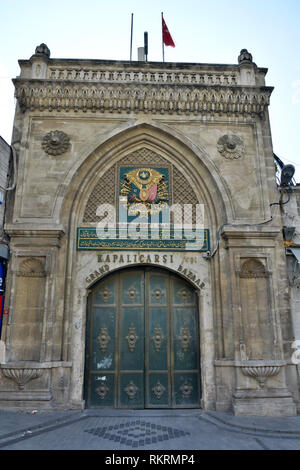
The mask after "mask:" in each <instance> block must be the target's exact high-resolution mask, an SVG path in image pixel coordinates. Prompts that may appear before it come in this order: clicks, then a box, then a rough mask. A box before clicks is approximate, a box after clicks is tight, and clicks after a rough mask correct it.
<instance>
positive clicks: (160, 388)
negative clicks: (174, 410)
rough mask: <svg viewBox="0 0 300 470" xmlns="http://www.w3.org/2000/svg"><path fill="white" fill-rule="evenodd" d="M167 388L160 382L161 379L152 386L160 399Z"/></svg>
mask: <svg viewBox="0 0 300 470" xmlns="http://www.w3.org/2000/svg"><path fill="white" fill-rule="evenodd" d="M165 390H166V389H165V387H164V386H163V385H162V384H161V383H160V381H158V382H157V383H156V385H155V386H154V387H153V388H152V391H153V393H154V395H155V396H156V398H158V399H160V398H161V397H162V395H163V394H164V391H165Z"/></svg>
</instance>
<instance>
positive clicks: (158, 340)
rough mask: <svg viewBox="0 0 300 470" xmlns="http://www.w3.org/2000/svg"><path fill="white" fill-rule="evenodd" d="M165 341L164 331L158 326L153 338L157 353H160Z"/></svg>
mask: <svg viewBox="0 0 300 470" xmlns="http://www.w3.org/2000/svg"><path fill="white" fill-rule="evenodd" d="M163 340H164V335H163V332H162V329H161V327H160V325H157V326H156V327H155V328H154V335H153V336H152V341H153V343H154V348H155V351H157V352H159V351H160V348H161V345H162V342H163Z"/></svg>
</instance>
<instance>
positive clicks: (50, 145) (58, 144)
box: [42, 131, 70, 155]
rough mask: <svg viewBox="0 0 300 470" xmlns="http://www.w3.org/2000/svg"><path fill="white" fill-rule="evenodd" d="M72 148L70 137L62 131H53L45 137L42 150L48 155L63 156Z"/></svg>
mask: <svg viewBox="0 0 300 470" xmlns="http://www.w3.org/2000/svg"><path fill="white" fill-rule="evenodd" d="M69 147H70V138H69V136H68V135H67V134H66V133H65V132H62V131H51V132H48V133H47V134H46V135H44V137H43V140H42V148H43V150H44V151H45V152H46V153H48V155H61V154H63V153H65V152H66V151H67V150H68V148H69Z"/></svg>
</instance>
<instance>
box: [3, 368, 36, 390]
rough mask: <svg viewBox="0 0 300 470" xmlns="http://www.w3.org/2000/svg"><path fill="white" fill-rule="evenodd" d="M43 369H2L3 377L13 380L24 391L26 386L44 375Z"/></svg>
mask: <svg viewBox="0 0 300 470" xmlns="http://www.w3.org/2000/svg"><path fill="white" fill-rule="evenodd" d="M42 372H43V371H42V370H41V369H15V368H11V369H6V368H5V369H2V373H3V375H4V376H5V377H6V378H7V379H11V380H13V381H14V382H16V384H17V385H18V387H19V390H24V388H25V385H26V384H27V383H28V382H30V380H33V379H37V378H39V377H41V375H42Z"/></svg>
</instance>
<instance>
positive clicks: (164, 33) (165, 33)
mask: <svg viewBox="0 0 300 470" xmlns="http://www.w3.org/2000/svg"><path fill="white" fill-rule="evenodd" d="M162 36H163V42H164V45H165V46H171V47H175V44H174V41H173V39H172V36H171V34H170V33H169V30H168V27H167V25H166V22H165V20H164V18H163V16H162Z"/></svg>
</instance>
